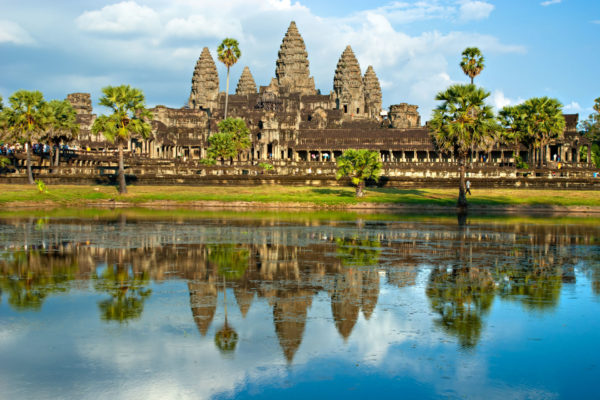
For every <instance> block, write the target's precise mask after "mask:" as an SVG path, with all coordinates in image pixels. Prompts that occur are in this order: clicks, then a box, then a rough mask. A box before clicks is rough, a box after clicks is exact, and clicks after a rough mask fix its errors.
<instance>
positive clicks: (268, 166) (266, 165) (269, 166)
mask: <svg viewBox="0 0 600 400" xmlns="http://www.w3.org/2000/svg"><path fill="white" fill-rule="evenodd" d="M258 166H259V167H261V168H262V169H263V170H265V171H273V170H274V169H275V167H274V166H273V165H272V164H269V163H264V162H261V163H259V164H258Z"/></svg>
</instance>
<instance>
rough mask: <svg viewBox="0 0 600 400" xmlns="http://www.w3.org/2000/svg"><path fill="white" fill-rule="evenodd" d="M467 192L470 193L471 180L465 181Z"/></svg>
mask: <svg viewBox="0 0 600 400" xmlns="http://www.w3.org/2000/svg"><path fill="white" fill-rule="evenodd" d="M467 193H469V194H471V181H467Z"/></svg>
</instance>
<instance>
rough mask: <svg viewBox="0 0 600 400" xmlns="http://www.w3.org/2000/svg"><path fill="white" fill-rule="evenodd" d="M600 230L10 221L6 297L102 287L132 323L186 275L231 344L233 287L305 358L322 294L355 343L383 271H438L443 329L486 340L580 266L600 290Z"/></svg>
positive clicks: (469, 340)
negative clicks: (263, 307) (507, 307)
mask: <svg viewBox="0 0 600 400" xmlns="http://www.w3.org/2000/svg"><path fill="white" fill-rule="evenodd" d="M463 222H464V221H463ZM597 231H598V228H596V227H589V226H587V227H586V226H583V227H582V226H578V225H560V226H559V225H526V224H514V225H502V224H500V225H481V226H479V225H476V224H471V225H469V224H463V225H461V226H457V225H456V224H455V223H454V224H438V225H429V226H428V227H427V228H426V229H424V228H423V225H422V224H421V223H419V222H394V221H391V222H370V221H367V222H362V223H361V225H360V226H359V227H358V228H357V226H356V225H355V224H354V223H349V222H331V223H328V224H324V225H321V224H316V225H314V226H312V225H311V223H308V222H307V224H306V226H297V225H294V224H290V223H285V222H279V221H276V220H260V221H250V222H249V221H235V220H204V221H201V222H193V223H192V222H190V223H185V222H182V223H177V224H173V223H171V222H169V221H167V222H161V223H156V222H152V223H145V222H143V221H139V220H136V219H131V218H130V219H128V220H126V219H124V218H118V219H117V220H115V221H109V222H105V223H100V222H98V223H96V222H92V221H85V223H82V221H79V220H75V221H71V220H44V223H43V224H39V223H37V222H36V221H35V220H33V219H32V220H20V219H15V220H7V221H5V222H4V225H2V229H1V230H0V243H1V247H0V290H1V292H0V296H5V297H7V298H8V304H10V306H11V307H12V308H13V309H15V310H17V311H20V310H37V311H39V310H40V309H41V308H42V305H43V303H44V300H45V299H46V298H47V297H48V296H50V295H51V294H54V293H62V292H66V291H69V290H70V289H71V288H73V287H79V288H82V289H83V288H86V285H87V286H90V283H91V287H93V289H95V290H96V291H97V292H98V293H100V294H102V295H103V296H105V297H104V298H103V299H102V300H100V301H99V302H98V308H99V317H100V319H101V320H103V321H117V322H119V323H124V322H128V321H131V320H134V319H139V318H140V316H142V314H143V311H144V304H145V303H146V301H147V300H148V298H150V296H151V295H152V290H151V288H150V287H151V285H152V282H153V281H154V282H160V281H164V280H165V279H183V280H185V281H186V284H187V289H188V291H189V306H190V309H191V315H192V318H193V320H194V322H195V324H196V326H197V329H198V332H199V333H200V335H201V336H206V335H207V334H208V332H209V330H210V329H211V325H212V323H213V320H214V318H215V315H216V314H217V311H218V299H219V294H220V293H222V295H223V313H224V315H223V317H224V324H223V325H222V326H221V327H220V328H219V329H215V333H214V335H215V336H214V343H215V345H216V346H217V347H218V349H219V350H220V351H221V352H223V353H229V354H232V353H234V352H235V349H236V345H237V343H238V341H239V337H240V332H237V331H236V329H234V327H233V326H231V324H230V322H229V320H228V315H227V313H228V311H227V310H228V306H231V305H232V304H231V298H229V302H228V297H227V294H228V292H229V293H230V294H231V293H233V297H234V299H235V303H236V304H237V308H238V309H239V311H240V314H241V316H242V317H243V318H245V317H246V315H247V314H248V312H249V310H250V308H251V307H252V304H253V302H254V301H259V300H260V301H266V302H267V303H268V305H269V307H270V308H271V310H272V322H273V326H274V331H275V334H276V337H277V340H278V341H279V344H280V346H281V349H282V351H283V355H284V357H285V359H286V360H287V362H288V363H292V362H293V360H294V357H295V354H296V353H297V351H298V349H299V348H300V346H301V344H302V342H303V337H304V334H305V330H306V323H307V318H308V315H309V312H310V309H311V306H312V304H313V299H314V298H315V296H317V295H318V294H319V293H326V294H327V296H328V298H329V301H330V309H331V315H332V318H333V324H334V325H335V328H336V330H337V332H338V333H339V335H340V336H341V337H342V338H343V339H344V340H345V341H346V340H348V338H349V337H350V336H351V335H352V332H353V330H354V327H355V326H356V324H357V321H358V320H359V318H360V314H361V312H362V316H363V318H364V320H365V321H369V320H370V319H371V317H372V315H373V314H374V313H375V310H376V308H377V303H378V300H379V295H380V290H381V283H380V277H381V276H384V277H385V282H386V285H389V286H390V287H395V288H399V289H402V288H405V287H410V286H414V285H415V284H416V283H417V281H418V279H419V278H418V277H419V274H420V273H421V272H422V271H430V273H429V275H428V276H425V277H424V278H425V282H426V284H425V294H426V296H427V298H428V301H429V306H430V307H431V310H433V311H434V315H435V316H434V323H435V326H437V327H439V329H440V330H442V331H443V332H445V333H447V334H449V335H451V336H453V337H456V338H457V340H458V342H459V344H460V346H461V347H463V348H469V349H473V348H474V347H476V346H477V344H478V343H479V341H480V340H481V336H482V332H483V331H484V329H485V319H486V316H487V315H488V314H489V313H490V310H491V307H492V304H493V303H494V301H495V299H499V300H502V301H514V302H518V303H519V304H522V306H523V307H524V309H526V310H529V311H543V310H546V311H551V310H553V309H554V308H555V307H556V306H557V304H558V301H559V297H560V295H561V290H562V287H563V285H564V284H569V283H573V282H574V281H575V272H574V271H575V268H576V267H577V268H580V269H581V270H582V271H584V272H585V273H586V274H587V276H589V277H590V279H591V280H592V287H593V290H594V293H595V294H596V295H598V293H599V289H598V288H599V287H600V285H599V281H600V273H599V269H598V268H597V265H598V248H597V247H595V246H592V244H593V243H592V242H593V237H594V234H595V235H596V237H597V233H598V232H597ZM590 240H591V241H592V242H590ZM86 282H87V283H86ZM396 290H398V289H396ZM255 299H258V300H255ZM241 333H242V334H243V332H241Z"/></svg>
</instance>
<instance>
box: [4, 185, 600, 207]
mask: <svg viewBox="0 0 600 400" xmlns="http://www.w3.org/2000/svg"><path fill="white" fill-rule="evenodd" d="M128 190H129V193H128V194H126V195H119V194H118V193H117V190H116V188H114V187H112V186H74V185H69V186H67V185H57V186H50V187H48V191H47V193H40V192H39V191H38V189H37V187H36V186H33V185H31V186H30V185H0V204H2V205H4V206H13V207H18V206H24V207H45V206H49V205H56V206H70V207H85V206H92V205H98V204H103V203H106V204H110V203H119V204H121V205H123V204H125V205H131V206H136V205H145V206H147V205H152V204H153V203H154V204H156V205H173V206H178V205H185V204H189V205H194V203H196V204H195V205H201V203H202V202H222V203H225V204H228V203H229V204H232V203H234V202H252V203H258V204H259V205H260V204H261V203H264V204H271V205H272V204H274V203H277V204H280V205H285V204H289V205H292V203H294V204H295V205H297V206H303V205H304V206H313V205H316V206H337V207H340V208H345V207H354V206H361V205H364V206H366V207H368V206H369V205H391V206H394V205H396V206H403V205H404V206H406V205H408V206H421V205H422V206H438V207H447V208H451V207H454V205H455V204H456V196H457V190H456V189H394V188H370V189H367V191H366V196H365V197H364V198H362V199H357V198H355V197H354V189H353V188H350V187H348V188H320V187H295V186H252V187H244V186H200V187H187V186H129V187H128ZM599 194H600V192H598V191H569V190H528V189H480V190H474V191H473V195H472V196H469V203H470V204H471V205H472V206H480V207H490V208H493V207H509V206H533V207H553V206H559V207H599V208H600V196H599Z"/></svg>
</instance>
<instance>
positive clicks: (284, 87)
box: [271, 21, 317, 95]
mask: <svg viewBox="0 0 600 400" xmlns="http://www.w3.org/2000/svg"><path fill="white" fill-rule="evenodd" d="M274 84H275V85H277V86H278V88H279V91H280V92H288V93H300V94H305V95H313V94H316V93H317V91H316V89H315V80H314V78H313V77H311V76H310V70H309V62H308V53H307V52H306V46H305V45H304V40H303V39H302V36H300V32H298V28H297V27H296V23H295V22H294V21H292V22H291V23H290V26H289V27H288V30H287V32H286V34H285V37H284V38H283V41H282V42H281V47H280V48H279V53H278V58H277V62H276V68H275V79H273V81H272V82H271V86H273V85H274Z"/></svg>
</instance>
